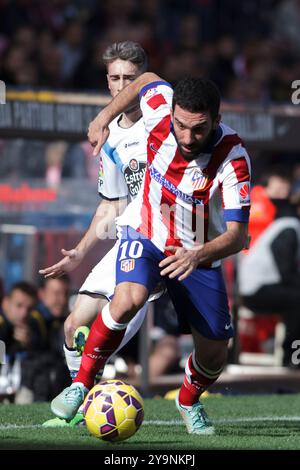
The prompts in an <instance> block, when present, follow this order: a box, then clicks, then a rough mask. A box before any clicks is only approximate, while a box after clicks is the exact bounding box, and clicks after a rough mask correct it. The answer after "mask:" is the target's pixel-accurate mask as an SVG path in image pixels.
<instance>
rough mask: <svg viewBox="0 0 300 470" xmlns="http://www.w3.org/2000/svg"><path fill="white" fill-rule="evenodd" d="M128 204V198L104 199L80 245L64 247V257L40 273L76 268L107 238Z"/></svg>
mask: <svg viewBox="0 0 300 470" xmlns="http://www.w3.org/2000/svg"><path fill="white" fill-rule="evenodd" d="M126 205H127V200H126V199H119V200H115V201H110V200H106V199H103V200H102V201H101V202H100V204H99V206H98V208H97V210H96V212H95V214H94V217H93V219H92V222H91V224H90V226H89V228H88V230H87V231H86V233H85V234H84V236H83V237H82V239H81V240H80V242H79V243H78V245H77V246H76V247H75V248H72V249H70V250H65V249H64V248H63V249H62V250H61V253H62V254H63V258H62V259H61V260H60V261H59V262H58V263H56V264H53V265H52V266H49V267H47V268H44V269H40V270H39V273H40V274H42V275H43V276H44V277H59V276H62V275H63V274H65V273H69V272H71V271H73V270H74V269H76V268H77V267H78V266H79V265H80V263H81V262H82V261H83V259H84V258H85V256H86V255H87V253H88V252H89V251H90V250H91V249H92V248H93V247H94V246H95V245H96V243H97V242H98V241H99V240H101V239H103V238H105V236H106V235H107V233H108V232H109V230H110V228H111V227H112V225H113V223H114V220H115V218H116V217H118V215H120V214H121V213H122V212H123V210H124V209H125V207H126Z"/></svg>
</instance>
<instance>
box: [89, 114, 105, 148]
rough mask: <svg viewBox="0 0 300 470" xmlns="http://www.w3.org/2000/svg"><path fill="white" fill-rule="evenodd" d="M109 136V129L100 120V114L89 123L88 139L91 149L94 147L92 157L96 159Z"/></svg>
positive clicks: (102, 120)
mask: <svg viewBox="0 0 300 470" xmlns="http://www.w3.org/2000/svg"><path fill="white" fill-rule="evenodd" d="M108 136H109V128H108V126H107V124H106V123H105V122H104V119H102V114H101V113H100V114H98V116H97V117H96V118H95V119H94V120H93V121H92V122H91V123H90V125H89V128H88V139H89V142H90V144H91V145H92V147H94V151H93V155H94V157H96V156H97V155H98V153H99V152H100V150H101V147H102V145H103V144H105V142H106V141H107V139H108Z"/></svg>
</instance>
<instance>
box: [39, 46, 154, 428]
mask: <svg viewBox="0 0 300 470" xmlns="http://www.w3.org/2000/svg"><path fill="white" fill-rule="evenodd" d="M103 61H104V63H105V64H106V66H107V80H108V87H109V90H110V93H111V95H112V97H115V96H116V95H117V94H118V93H119V92H120V91H121V90H122V89H123V88H125V87H126V86H127V85H128V84H129V83H131V82H132V81H133V80H134V79H135V78H137V77H138V76H139V75H140V74H141V73H142V72H144V71H145V70H146V67H147V58H146V54H145V52H144V50H143V49H142V47H141V46H140V45H139V44H137V43H134V42H131V41H125V42H121V43H114V44H112V45H111V46H109V47H108V48H107V49H106V51H105V52H104V54H103ZM109 129H110V136H109V139H108V140H107V142H106V143H105V145H104V146H103V148H102V149H101V153H100V171H99V183H98V191H99V194H100V196H101V202H100V203H99V206H98V208H97V210H96V212H95V215H94V217H93V220H92V223H91V225H90V227H89V229H88V230H87V232H86V233H85V235H84V237H83V238H82V239H81V240H80V242H79V243H78V245H77V246H76V248H74V249H71V250H68V251H67V250H62V253H63V255H64V257H63V259H62V260H61V261H59V262H58V263H57V264H55V265H53V266H50V267H48V268H45V269H41V270H40V273H41V274H43V275H44V276H45V277H50V276H52V277H56V276H60V275H62V274H63V273H66V272H70V271H73V270H74V269H75V268H77V267H78V266H79V265H80V263H81V262H82V260H83V259H84V257H85V255H86V254H87V253H88V252H89V251H90V249H91V248H92V247H93V246H94V245H95V244H96V243H97V242H98V241H99V239H102V238H103V237H104V236H105V234H106V232H109V227H110V226H111V225H112V224H113V222H114V220H115V217H116V215H118V214H120V213H121V212H122V210H124V208H125V207H126V205H127V201H128V199H129V200H132V199H133V198H134V197H135V196H136V195H137V193H138V191H139V189H140V187H141V184H142V180H143V177H144V173H145V166H146V158H147V155H146V137H145V127H144V123H143V119H142V113H141V109H140V106H139V103H138V101H137V102H136V103H134V104H131V105H130V106H129V107H127V108H126V110H124V111H123V112H122V113H120V115H119V116H117V117H116V119H114V120H113V121H112V122H111V124H110V126H109ZM117 251H118V249H117V246H116V245H115V246H114V247H113V248H112V249H111V250H110V251H109V252H108V253H107V254H106V256H105V257H104V258H103V259H102V260H101V261H100V262H99V263H98V264H97V265H96V266H95V267H94V269H93V270H92V272H91V273H90V274H89V275H88V277H87V279H86V281H85V282H84V284H83V285H82V286H81V288H80V290H79V295H78V297H77V300H76V303H75V306H74V308H73V311H72V312H71V314H70V315H69V316H68V318H67V319H66V321H65V325H64V329H65V345H64V352H65V357H66V362H67V365H68V368H69V370H70V373H71V377H72V378H74V377H75V376H76V374H77V372H78V370H79V366H80V361H81V356H80V355H79V354H78V351H77V350H76V348H74V347H73V346H74V345H73V337H74V333H75V331H76V329H77V328H78V327H80V326H84V325H88V326H89V325H91V324H92V321H93V320H94V319H95V317H96V315H97V313H98V312H99V311H101V310H102V309H103V307H104V305H105V304H106V303H107V301H108V300H110V299H111V296H112V295H113V293H114V288H115V263H116V254H117ZM152 298H155V296H153V297H152ZM146 311H147V305H145V306H143V307H142V308H141V310H140V311H139V313H138V315H137V316H136V317H135V318H134V319H133V321H132V322H130V326H129V328H128V329H127V332H126V336H125V337H124V339H123V342H122V344H121V345H120V348H119V349H121V348H122V347H123V346H124V345H125V344H126V343H127V342H128V341H129V340H130V339H131V338H132V336H133V335H134V334H135V333H136V332H137V331H138V329H139V328H140V326H141V324H142V322H143V319H144V317H145V314H146ZM100 373H101V371H100ZM81 420H82V415H80V414H78V416H76V417H75V419H74V420H73V421H72V422H71V425H72V424H77V422H78V421H81ZM45 424H46V423H45ZM58 424H59V425H64V424H65V423H64V422H63V421H58V420H57V419H56V420H50V421H49V422H48V425H49V426H51V425H53V426H55V425H58Z"/></svg>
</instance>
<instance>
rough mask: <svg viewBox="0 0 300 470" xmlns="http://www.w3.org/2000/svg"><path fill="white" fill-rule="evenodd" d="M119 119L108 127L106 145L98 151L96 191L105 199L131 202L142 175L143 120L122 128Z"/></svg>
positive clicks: (143, 148) (144, 151) (145, 153)
mask: <svg viewBox="0 0 300 470" xmlns="http://www.w3.org/2000/svg"><path fill="white" fill-rule="evenodd" d="M119 120H120V116H118V117H117V118H116V119H114V120H113V121H112V122H111V124H110V126H109V129H110V134H109V137H108V139H107V142H106V143H105V144H104V145H103V147H102V149H101V152H100V170H99V180H98V192H99V194H100V196H101V197H102V198H104V199H110V200H114V199H120V198H124V197H127V196H129V199H133V198H134V197H135V196H136V195H137V193H138V191H139V189H140V187H141V185H142V181H143V177H144V174H145V167H146V160H147V150H146V136H145V126H144V122H143V119H142V118H141V119H139V120H138V121H137V122H136V123H135V124H134V125H133V126H131V127H130V128H128V129H124V128H122V127H120V126H119Z"/></svg>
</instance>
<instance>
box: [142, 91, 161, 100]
mask: <svg viewBox="0 0 300 470" xmlns="http://www.w3.org/2000/svg"><path fill="white" fill-rule="evenodd" d="M157 93H158V90H157V89H156V88H150V89H149V90H147V91H146V93H145V94H144V98H145V99H146V100H149V99H150V98H152V96H154V95H157Z"/></svg>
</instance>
